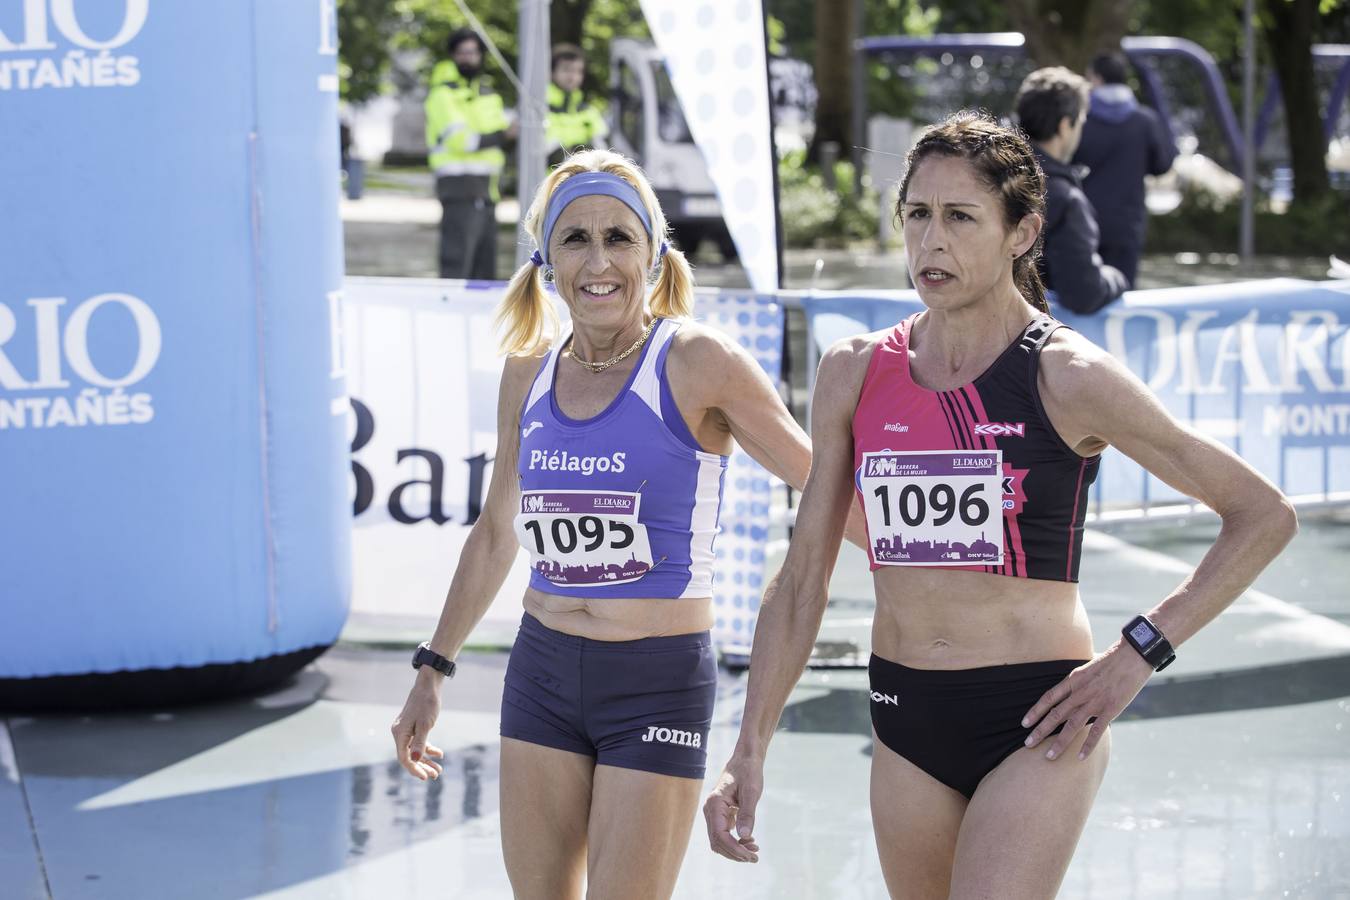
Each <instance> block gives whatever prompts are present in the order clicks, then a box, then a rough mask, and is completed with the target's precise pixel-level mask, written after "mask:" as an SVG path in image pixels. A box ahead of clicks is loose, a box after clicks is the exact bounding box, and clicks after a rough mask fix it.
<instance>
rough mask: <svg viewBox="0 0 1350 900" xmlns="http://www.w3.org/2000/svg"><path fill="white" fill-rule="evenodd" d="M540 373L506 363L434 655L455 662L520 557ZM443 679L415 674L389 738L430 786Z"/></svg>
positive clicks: (435, 771) (526, 363)
mask: <svg viewBox="0 0 1350 900" xmlns="http://www.w3.org/2000/svg"><path fill="white" fill-rule="evenodd" d="M538 369H539V358H538V357H514V356H513V357H508V358H507V360H506V367H505V368H504V369H503V371H502V383H501V388H500V390H499V392H498V397H497V455H496V457H495V458H494V460H493V463H492V478H491V480H490V481H489V483H488V495H487V500H486V501H485V502H484V504H483V512H482V514H481V515H480V516H479V517H478V521H477V522H475V523H474V525H473V528H472V529H470V531H469V536H468V538H466V539H465V541H464V549H463V551H462V552H461V553H460V556H459V563H458V565H456V566H455V575H454V578H453V579H452V580H451V582H450V590H449V591H448V592H447V593H446V597H445V605H444V606H442V607H441V617H440V620H439V621H438V622H437V623H436V630H435V632H434V633H433V634H432V637H431V640H430V642H429V643H430V645H431V649H432V650H433V651H435V652H436V653H439V654H440V655H441V656H444V657H445V658H446V659H454V658H455V656H456V655H457V654H458V653H459V651H460V648H462V647H463V646H464V642H465V641H466V640H468V637H469V632H470V631H472V630H473V628H474V626H475V625H477V624H478V621H479V620H480V619H482V618H483V615H484V614H485V613H486V612H487V609H488V607H489V606H491V605H492V601H493V599H494V598H495V597H496V596H497V592H498V591H499V590H501V587H502V582H504V581H505V580H506V575H507V573H508V572H509V571H510V569H511V563H512V562H514V561H515V558H516V549H517V546H518V545H517V543H516V537H515V528H514V524H513V523H514V519H515V513H516V506H517V503H518V500H519V497H520V485H519V482H518V480H517V477H516V459H517V456H518V454H519V451H520V414H521V406H522V404H523V403H524V401H525V396H526V394H527V393H528V392H529V389H530V385H531V384H532V383H533V380H534V375H535V373H536V372H537V371H538ZM444 681H445V677H444V676H443V675H441V673H439V672H437V671H436V670H435V669H432V668H431V667H430V666H423V667H422V668H420V669H418V670H417V676H416V681H415V682H414V683H413V687H412V690H411V691H410V692H409V693H408V700H407V702H406V703H405V704H404V706H403V711H402V712H401V713H400V714H399V716H398V718H397V719H395V720H394V724H393V726H392V727H391V729H390V730H391V731H392V732H393V735H394V744H395V746H396V747H397V749H398V759H399V762H400V763H402V764H403V768H405V769H407V770H408V771H409V772H410V773H412V774H413V775H415V776H417V777H418V778H420V779H422V780H423V781H425V780H426V779H427V778H435V777H436V776H437V775H439V774H440V767H439V766H437V765H436V764H435V763H434V762H431V761H429V760H428V759H427V757H436V758H439V757H440V756H441V751H440V750H439V749H438V748H436V747H434V746H428V744H427V735H428V734H429V732H430V731H431V728H432V726H433V725H435V724H436V717H437V714H438V713H439V712H440V708H441V685H442V683H443V682H444Z"/></svg>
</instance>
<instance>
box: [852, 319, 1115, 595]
mask: <svg viewBox="0 0 1350 900" xmlns="http://www.w3.org/2000/svg"><path fill="white" fill-rule="evenodd" d="M914 320H915V316H910V317H909V318H908V319H905V320H904V321H903V322H901V323H900V324H899V325H897V326H896V328H895V330H894V331H893V332H892V333H891V334H890V335H888V336H887V337H886V339H885V340H884V341H882V342H881V343H880V344H878V345H877V347H876V349H875V350H874V351H873V353H872V360H871V363H870V364H869V366H868V370H867V377H866V379H864V381H863V386H862V391H861V393H860V395H859V397H858V407H857V410H856V411H855V412H854V415H853V463H854V471H855V476H854V486H855V487H856V489H857V491H858V496H859V501H860V502H861V503H862V504H863V509H864V511H865V512H866V514H867V532H868V556H869V557H870V559H871V563H872V569H873V570H874V571H875V570H876V569H878V568H881V567H882V566H946V567H951V568H958V569H965V570H967V571H975V572H987V573H990V574H995V575H1011V576H1014V577H1017V578H1044V579H1049V580H1052V581H1071V582H1076V581H1077V580H1078V563H1079V560H1080V558H1081V556H1082V548H1083V520H1084V517H1085V516H1086V514H1087V500H1088V488H1089V486H1090V485H1091V484H1092V482H1093V480H1094V479H1095V478H1096V477H1097V468H1098V465H1099V463H1100V461H1101V458H1100V456H1093V457H1090V458H1084V457H1082V456H1079V455H1078V454H1077V453H1075V452H1074V451H1073V450H1072V449H1071V448H1070V447H1069V446H1068V445H1066V444H1065V443H1064V441H1063V440H1062V439H1061V438H1060V436H1059V434H1058V433H1057V432H1056V431H1055V429H1054V427H1053V426H1052V425H1051V424H1050V421H1049V419H1048V418H1047V417H1046V414H1045V409H1044V407H1043V406H1042V405H1041V398H1040V394H1039V392H1038V390H1037V387H1036V373H1037V369H1038V366H1039V363H1040V355H1041V349H1042V348H1043V347H1044V346H1045V344H1046V341H1048V340H1049V339H1050V335H1051V334H1053V333H1054V331H1055V329H1057V328H1060V327H1063V326H1062V325H1061V323H1060V322H1057V321H1056V320H1055V319H1053V318H1051V317H1050V316H1040V317H1038V318H1036V319H1035V320H1034V321H1032V322H1031V324H1029V325H1028V326H1027V327H1026V329H1025V330H1023V332H1022V334H1021V335H1020V336H1019V337H1018V338H1017V340H1015V341H1013V343H1012V345H1011V346H1009V347H1008V348H1007V349H1006V350H1004V351H1003V353H1002V354H1001V355H1000V356H999V357H998V359H996V360H995V361H994V362H993V364H992V365H990V366H989V368H988V369H986V370H985V372H984V374H982V375H980V376H979V377H978V378H976V379H975V380H974V381H973V382H971V383H970V384H967V385H964V386H962V387H959V388H955V389H953V390H950V391H930V390H927V389H926V388H923V387H920V386H919V385H917V384H915V382H914V380H913V379H912V378H911V377H910V371H909V335H910V329H911V328H912V327H913V325H914Z"/></svg>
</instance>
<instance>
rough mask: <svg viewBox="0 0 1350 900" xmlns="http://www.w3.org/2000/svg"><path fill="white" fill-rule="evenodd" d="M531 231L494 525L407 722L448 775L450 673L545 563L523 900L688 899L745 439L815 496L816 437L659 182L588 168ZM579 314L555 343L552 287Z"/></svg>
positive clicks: (420, 768) (511, 705) (542, 211)
mask: <svg viewBox="0 0 1350 900" xmlns="http://www.w3.org/2000/svg"><path fill="white" fill-rule="evenodd" d="M526 224H527V227H528V230H529V232H530V234H531V235H532V236H533V238H534V241H535V243H536V245H537V247H538V249H537V250H536V251H535V254H534V256H533V257H532V259H531V261H530V262H529V263H527V264H526V265H525V266H523V267H522V268H521V269H520V271H518V272H517V273H516V275H515V277H514V278H513V279H512V280H511V283H510V286H509V287H508V289H507V293H506V297H505V299H504V301H503V303H502V306H501V310H500V312H499V320H500V323H501V324H502V326H503V327H504V332H505V339H504V342H503V349H504V350H505V351H506V353H507V360H506V367H505V370H504V372H503V374H502V382H501V391H500V394H499V398H498V445H497V454H496V462H495V464H494V469H493V473H492V479H491V485H490V487H489V490H488V497H487V500H486V503H485V506H484V510H483V514H482V516H481V517H480V518H479V520H478V521H477V523H475V525H474V527H473V531H472V532H471V534H470V536H469V538H468V540H467V541H466V543H465V545H464V552H463V554H462V555H461V557H460V561H459V566H458V568H457V570H456V572H455V576H454V579H453V581H452V583H451V585H450V590H449V594H448V596H447V597H446V601H445V607H444V610H443V611H442V614H441V618H440V622H439V624H438V625H437V627H436V631H435V634H434V635H433V636H432V638H431V640H430V641H428V642H427V643H426V644H423V645H422V647H421V648H419V650H418V652H417V655H416V656H415V657H414V665H420V666H421V668H420V669H419V671H418V674H417V678H416V682H415V684H414V686H413V688H412V691H411V693H410V694H409V696H408V701H407V704H406V705H405V706H404V709H403V712H402V713H401V714H400V715H399V717H398V719H397V720H396V721H395V722H394V726H393V733H394V741H395V744H396V746H397V749H398V755H399V760H400V762H401V763H402V764H403V766H404V768H406V769H407V770H408V771H409V772H411V773H412V774H413V775H415V776H417V777H418V778H422V779H426V778H434V777H436V776H437V775H438V774H439V771H440V767H439V766H438V765H437V764H436V762H435V761H434V760H435V759H437V758H439V757H440V756H441V751H440V750H439V749H437V748H436V747H435V746H433V745H432V744H429V743H428V742H427V739H428V736H429V733H430V731H431V728H432V726H433V725H434V724H435V722H436V715H437V712H438V711H439V709H440V691H441V688H442V684H443V680H444V675H446V674H450V673H452V672H453V663H452V662H451V660H453V658H454V656H455V654H456V653H457V652H458V651H459V649H460V647H461V646H463V644H464V641H465V639H466V638H467V637H468V635H469V632H470V630H471V629H472V628H473V626H474V625H475V624H476V623H477V622H478V620H479V619H480V618H481V617H482V615H483V613H484V611H485V610H486V609H487V607H488V605H489V604H490V603H491V601H492V598H493V597H494V596H495V595H496V593H497V591H498V590H499V589H500V587H501V585H502V581H503V580H504V578H505V577H506V573H507V570H508V569H509V567H510V565H511V562H512V560H514V559H515V557H516V552H517V548H518V546H520V545H523V546H524V547H525V549H526V550H527V551H528V552H529V554H530V557H531V565H532V569H533V571H532V573H531V578H530V586H529V589H528V590H527V591H526V592H525V596H524V606H525V614H524V617H523V619H522V622H521V627H520V631H519V634H518V636H517V638H516V642H515V645H514V647H513V648H512V651H511V659H510V662H509V664H508V667H507V672H506V686H505V692H504V694H503V698H502V724H501V735H502V741H501V828H502V845H503V850H504V852H505V857H506V868H507V873H508V875H509V876H510V879H511V886H512V889H513V891H514V893H515V896H516V897H517V898H541V900H543V898H547V900H560V898H561V900H566V898H579V897H581V896H582V892H583V884H584V882H586V881H587V880H589V889H588V890H587V893H586V895H587V896H588V897H592V898H598V897H616V898H619V897H623V898H629V897H643V898H659V897H668V896H670V894H671V892H672V891H673V889H674V885H675V879H676V876H677V874H678V872H679V868H680V863H681V860H682V859H683V857H684V851H685V847H686V845H687V843H688V840H689V833H690V828H691V825H692V822H693V818H694V814H695V811H696V809H697V807H698V799H699V791H700V788H701V786H702V778H703V772H704V766H705V764H706V755H707V741H708V728H709V723H710V721H711V717H712V707H713V698H714V695H715V693H716V686H717V664H716V660H715V657H714V655H713V648H712V645H711V642H710V640H709V628H710V627H711V625H712V622H713V609H712V602H711V597H712V591H713V588H712V581H713V578H712V565H713V557H714V554H713V541H714V538H715V537H716V535H717V532H718V523H719V518H720V513H721V510H720V505H721V495H722V479H723V477H724V474H725V472H726V464H727V457H728V455H729V454H730V453H731V451H732V444H733V441H735V442H737V443H739V444H740V445H741V446H742V447H744V448H745V449H746V450H747V452H749V453H750V454H751V455H752V456H753V457H754V458H755V459H757V460H759V461H760V462H761V463H762V464H763V465H764V466H765V467H766V468H768V469H769V470H770V471H771V472H773V473H774V474H775V475H777V476H778V477H780V478H782V479H783V480H784V481H786V482H788V483H789V484H791V485H794V486H796V487H801V486H802V485H803V484H804V482H805V480H806V473H807V470H808V469H809V467H810V450H809V446H808V444H807V441H806V436H805V434H803V433H802V431H801V430H800V429H799V428H798V427H797V425H796V423H795V422H794V421H793V419H792V417H791V415H790V414H789V413H788V411H787V409H786V408H785V407H784V406H783V404H782V401H781V400H780V399H779V397H778V394H777V393H776V392H775V390H774V386H773V384H772V383H771V382H770V381H769V379H768V378H767V377H766V376H765V374H764V372H763V371H762V370H761V369H760V368H759V366H758V365H757V364H756V363H755V361H754V360H753V359H752V358H751V357H750V355H749V354H748V353H746V352H745V351H744V350H743V349H741V347H740V346H739V345H738V344H736V343H735V342H734V341H732V340H731V339H729V338H728V337H726V336H725V335H723V334H721V333H719V332H717V331H714V330H712V329H710V328H705V327H703V326H701V325H698V324H696V323H694V322H691V321H689V319H688V317H689V314H690V312H691V310H692V307H693V281H692V278H691V275H690V270H689V265H688V263H687V262H686V261H685V259H684V256H683V255H682V254H681V253H680V252H679V250H677V249H675V248H673V247H670V246H669V245H668V244H667V243H666V220H665V217H664V215H662V212H661V208H660V206H659V205H658V204H657V201H656V196H655V194H654V193H653V192H652V189H651V186H650V184H649V183H648V182H647V179H646V178H645V176H643V174H642V173H641V171H640V170H639V169H638V168H637V167H636V166H635V165H634V164H633V163H632V162H630V161H629V160H627V159H625V158H624V157H622V156H619V155H617V154H615V153H611V152H608V151H603V150H593V151H588V152H585V153H581V154H578V155H575V156H572V157H570V158H568V159H567V160H566V161H565V162H564V163H563V164H562V165H561V166H559V167H558V168H557V169H556V170H555V171H553V173H552V174H550V175H549V177H548V178H547V179H545V181H544V183H543V184H542V185H541V186H540V188H539V191H538V193H537V194H536V196H535V198H534V202H533V204H531V206H530V210H529V213H528V215H527V219H526ZM546 281H549V282H552V284H553V285H554V286H555V288H556V290H557V292H558V295H559V296H560V297H561V298H562V300H563V302H564V303H565V304H567V308H568V311H569V313H570V318H571V323H570V327H569V328H568V329H567V330H566V331H564V332H562V333H561V334H560V335H559V334H558V333H557V331H558V329H557V320H556V317H555V315H554V309H553V302H552V300H551V298H550V297H549V296H548V294H547V293H546V292H545V289H544V282H546Z"/></svg>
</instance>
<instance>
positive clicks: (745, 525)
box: [694, 290, 783, 653]
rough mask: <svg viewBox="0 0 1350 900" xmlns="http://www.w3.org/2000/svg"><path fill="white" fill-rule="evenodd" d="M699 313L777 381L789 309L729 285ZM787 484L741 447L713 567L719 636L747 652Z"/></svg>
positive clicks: (725, 497) (700, 305)
mask: <svg viewBox="0 0 1350 900" xmlns="http://www.w3.org/2000/svg"><path fill="white" fill-rule="evenodd" d="M694 317H695V318H696V319H698V320H699V321H701V322H704V323H706V324H708V325H711V326H713V327H715V328H718V329H721V330H722V331H725V332H726V333H727V334H730V335H731V336H733V337H734V338H735V339H736V340H737V341H739V342H740V345H741V346H742V347H744V348H745V349H746V350H748V351H750V355H751V356H753V357H754V358H755V361H756V362H758V363H759V364H760V367H761V368H763V369H764V371H765V373H767V374H768V376H769V379H770V380H771V381H772V382H773V383H774V384H777V383H778V382H779V380H780V377H781V374H782V369H783V310H782V307H781V306H780V305H779V303H778V302H777V301H776V300H774V299H773V298H772V297H764V296H756V295H754V294H751V293H748V292H747V293H736V292H731V291H726V290H721V291H699V293H698V301H697V303H696V304H695V306H694ZM780 485H781V482H779V481H778V480H777V479H776V478H774V477H773V476H772V475H770V474H769V472H768V470H766V469H765V468H764V467H763V466H761V465H760V464H759V463H757V462H755V461H754V460H753V459H751V458H750V454H748V453H746V452H745V451H744V450H742V449H741V448H740V447H739V446H738V447H737V448H736V450H735V452H734V453H733V454H732V456H731V462H730V464H729V465H728V466H727V474H726V481H725V483H724V485H723V488H722V518H721V525H722V533H721V534H719V535H718V536H717V544H716V550H717V564H716V567H715V568H714V569H713V607H714V610H715V614H716V620H715V622H714V623H713V641H714V642H715V643H716V645H717V646H719V647H721V648H722V649H723V650H724V651H727V652H733V653H741V652H747V651H748V648H749V646H750V640H751V637H752V636H753V635H754V632H755V616H756V615H758V613H759V599H760V595H761V594H763V593H764V552H765V547H767V546H768V543H769V506H770V501H771V500H772V494H773V491H774V490H775V489H776V488H778V487H779V486H780Z"/></svg>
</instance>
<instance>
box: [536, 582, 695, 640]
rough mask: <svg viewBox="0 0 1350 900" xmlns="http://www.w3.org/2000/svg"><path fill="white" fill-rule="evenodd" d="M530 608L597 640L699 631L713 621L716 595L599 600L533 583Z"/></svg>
mask: <svg viewBox="0 0 1350 900" xmlns="http://www.w3.org/2000/svg"><path fill="white" fill-rule="evenodd" d="M525 611H526V612H528V613H529V614H530V615H532V616H534V617H535V618H536V619H538V620H539V621H540V622H541V623H543V624H544V625H545V626H547V627H549V628H552V629H553V630H554V631H561V632H563V633H564V634H572V635H576V636H578V637H584V638H590V639H592V640H596V641H636V640H641V639H642V638H649V637H661V636H663V635H674V634H694V633H696V632H700V631H707V630H709V629H710V628H712V625H713V609H712V598H711V597H681V598H677V599H653V598H651V597H641V598H604V599H597V598H587V597H561V596H558V595H557V594H545V593H542V592H541V591H537V590H535V589H534V588H530V589H528V590H527V591H525Z"/></svg>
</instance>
